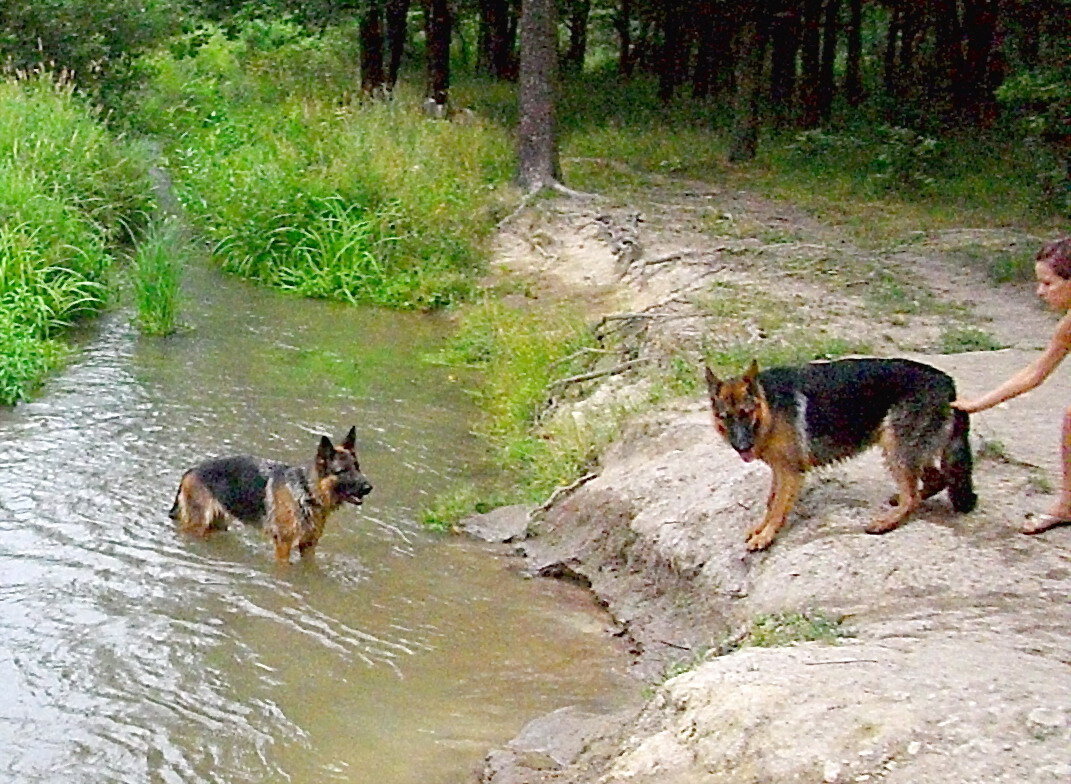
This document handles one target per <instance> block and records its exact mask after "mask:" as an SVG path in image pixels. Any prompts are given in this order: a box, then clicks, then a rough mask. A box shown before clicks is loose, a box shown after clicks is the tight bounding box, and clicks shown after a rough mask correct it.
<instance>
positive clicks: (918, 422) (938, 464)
mask: <svg viewBox="0 0 1071 784" xmlns="http://www.w3.org/2000/svg"><path fill="white" fill-rule="evenodd" d="M705 370H706V380H707V387H708V389H709V392H710V402H711V406H712V407H713V414H714V426H715V428H716V429H717V431H718V432H719V433H720V434H721V435H722V436H723V437H724V438H725V440H726V441H728V442H729V444H730V446H732V447H733V449H735V450H736V451H737V452H738V453H739V455H740V457H742V458H743V459H744V460H745V461H748V462H750V461H751V460H754V459H755V458H758V459H759V460H762V461H763V462H765V463H766V464H767V465H768V466H770V469H771V470H772V471H773V481H772V484H771V486H770V497H769V501H768V505H767V509H766V515H765V517H764V518H763V520H762V521H761V522H760V523H759V524H757V525H755V526H754V527H752V528H751V529H750V530H749V531H748V533H747V549H749V550H762V549H765V548H766V547H768V546H769V545H770V543H771V542H772V541H773V539H774V537H775V536H776V535H777V532H778V531H779V530H780V529H781V526H783V525H784V524H785V519H786V517H787V516H788V514H789V512H790V511H791V509H792V506H793V504H794V503H795V501H796V496H797V495H798V493H799V491H800V488H801V487H802V485H803V475H804V473H805V472H806V471H807V470H809V469H811V468H815V467H817V466H823V465H828V464H830V463H834V462H836V461H838V460H844V459H846V458H849V457H852V456H853V455H856V454H858V453H860V452H862V451H863V450H864V449H866V448H867V447H869V446H871V445H873V444H880V445H881V448H882V450H883V451H884V453H885V461H886V464H887V465H888V467H889V470H890V472H891V473H892V475H893V477H894V478H895V479H896V484H897V487H898V490H899V495H898V499H897V501H896V507H895V509H893V510H891V511H890V512H888V513H887V514H884V515H882V516H880V517H878V518H877V519H876V520H875V521H874V522H872V523H871V524H870V525H869V526H868V527H867V529H866V530H867V532H868V533H872V534H883V533H885V532H887V531H891V530H893V529H894V528H896V527H897V526H899V525H900V524H901V523H903V522H904V520H906V519H907V517H908V516H909V515H910V514H911V513H912V512H913V511H915V509H916V508H917V507H918V505H919V503H920V502H921V501H922V500H923V499H924V498H929V497H930V496H932V495H935V494H937V493H939V492H941V491H942V490H945V489H947V490H948V495H949V497H950V499H951V501H952V508H953V509H955V510H956V511H957V512H969V511H971V510H972V509H973V508H974V506H975V503H977V500H978V499H977V496H976V495H975V494H974V488H973V485H972V482H971V469H972V458H971V447H970V442H969V441H968V438H967V435H968V430H969V428H970V420H969V419H968V417H967V414H965V413H964V412H962V411H957V410H955V409H953V408H952V407H951V405H950V403H951V402H952V401H953V400H954V399H955V397H956V388H955V383H954V382H953V381H952V378H951V377H950V376H948V375H947V374H946V373H943V372H942V371H940V370H938V369H937V368H934V367H931V366H929V365H924V364H922V363H920V362H913V361H911V360H907V359H874V358H857V359H840V360H835V361H832V362H812V363H810V364H807V365H801V366H796V367H775V368H769V369H767V370H763V371H762V372H761V373H760V372H759V368H758V364H757V363H756V362H754V361H753V362H752V363H751V366H750V367H749V368H748V370H747V371H746V372H745V373H744V374H743V375H742V376H739V377H737V378H733V379H730V380H729V381H721V380H719V379H718V378H717V377H716V376H715V375H714V374H713V373H712V372H711V370H710V368H709V367H706V368H705Z"/></svg>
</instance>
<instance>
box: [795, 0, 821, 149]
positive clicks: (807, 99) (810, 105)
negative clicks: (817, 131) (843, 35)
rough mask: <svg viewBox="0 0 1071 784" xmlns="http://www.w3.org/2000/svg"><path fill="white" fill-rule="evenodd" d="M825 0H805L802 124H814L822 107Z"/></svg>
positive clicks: (801, 60)
mask: <svg viewBox="0 0 1071 784" xmlns="http://www.w3.org/2000/svg"><path fill="white" fill-rule="evenodd" d="M821 16H822V0H804V3H803V22H802V24H803V28H802V33H801V38H800V94H799V101H800V125H802V126H803V127H804V128H813V127H814V126H816V125H818V121H819V119H820V118H821V116H822V113H821V107H820V98H819V93H820V88H819V83H820V80H821V60H822V56H821V27H822V19H821Z"/></svg>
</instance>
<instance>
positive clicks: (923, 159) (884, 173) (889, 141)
mask: <svg viewBox="0 0 1071 784" xmlns="http://www.w3.org/2000/svg"><path fill="white" fill-rule="evenodd" d="M878 138H879V144H878V151H877V156H876V157H875V159H874V172H873V174H871V175H870V177H871V180H872V181H873V182H875V183H876V184H877V185H878V186H879V187H880V188H882V189H884V190H908V191H924V190H929V189H931V188H932V187H933V186H934V185H935V184H936V179H935V178H934V173H935V170H936V168H937V164H938V163H939V162H940V160H941V148H940V145H939V143H938V141H937V139H934V138H932V137H929V136H923V135H921V134H919V133H916V132H915V131H912V130H911V129H910V128H898V127H894V126H888V125H885V126H882V127H881V128H880V129H879V134H878Z"/></svg>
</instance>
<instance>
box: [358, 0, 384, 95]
mask: <svg viewBox="0 0 1071 784" xmlns="http://www.w3.org/2000/svg"><path fill="white" fill-rule="evenodd" d="M360 31H361V91H362V92H364V94H365V95H381V94H382V93H383V92H384V91H385V89H386V77H385V75H384V72H383V0H366V2H365V6H364V10H363V12H362V13H361V21H360Z"/></svg>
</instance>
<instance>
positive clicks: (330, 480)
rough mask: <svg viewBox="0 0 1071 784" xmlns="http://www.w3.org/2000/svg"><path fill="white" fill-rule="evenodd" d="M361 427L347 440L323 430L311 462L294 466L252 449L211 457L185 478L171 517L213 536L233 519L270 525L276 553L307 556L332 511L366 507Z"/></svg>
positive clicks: (367, 487) (285, 556)
mask: <svg viewBox="0 0 1071 784" xmlns="http://www.w3.org/2000/svg"><path fill="white" fill-rule="evenodd" d="M356 442H357V430H356V428H350V432H349V433H348V434H347V435H346V438H345V440H343V442H342V444H341V446H335V445H334V444H332V443H331V439H330V438H328V437H327V436H323V437H322V438H321V439H320V445H319V448H318V449H317V450H316V456H315V458H314V459H313V462H312V465H311V466H309V467H305V466H291V465H287V464H285V463H277V462H275V461H272V460H263V459H261V458H257V457H250V456H248V455H240V456H237V457H221V458H216V459H214V460H206V461H205V462H203V463H201V464H200V465H198V466H196V467H194V468H191V469H190V470H189V471H187V472H186V473H185V474H183V476H182V480H181V481H180V482H179V489H178V493H177V494H176V496H175V503H174V505H173V506H172V507H171V517H172V518H173V519H174V520H177V521H178V524H179V527H180V528H181V529H182V530H183V531H184V532H186V533H189V534H193V535H195V536H207V535H208V534H209V533H210V532H211V531H213V530H217V529H223V528H226V527H227V524H228V523H229V522H231V521H232V520H240V521H241V522H243V523H246V524H249V525H256V526H263V527H264V529H265V531H266V533H267V534H268V535H269V536H271V538H272V541H273V542H274V544H275V558H276V559H277V560H279V561H289V560H290V551H291V550H292V549H293V548H295V547H296V548H297V550H298V552H299V553H300V554H301V555H305V554H306V553H308V552H309V551H311V550H312V548H314V547H316V544H317V542H319V541H320V537H321V536H322V535H323V532H324V524H325V523H326V522H327V517H328V515H330V514H331V512H333V511H334V510H335V509H337V508H338V507H339V506H340V505H341V504H342V503H350V504H354V505H360V504H361V503H362V500H363V498H364V497H365V496H366V495H368V494H369V493H370V492H371V491H372V484H371V483H370V482H369V481H368V479H367V478H365V476H364V474H362V473H361V469H360V466H359V465H358V464H357V450H356Z"/></svg>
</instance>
